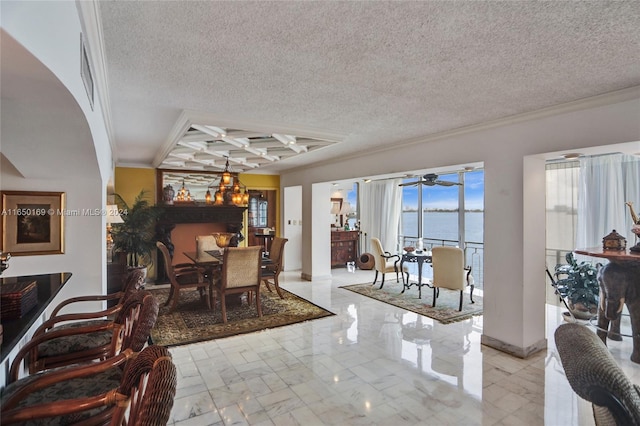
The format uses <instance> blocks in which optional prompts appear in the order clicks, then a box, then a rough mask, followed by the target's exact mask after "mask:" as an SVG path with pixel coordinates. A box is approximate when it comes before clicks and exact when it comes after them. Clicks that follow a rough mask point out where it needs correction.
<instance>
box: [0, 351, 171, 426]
mask: <svg viewBox="0 0 640 426" xmlns="http://www.w3.org/2000/svg"><path fill="white" fill-rule="evenodd" d="M176 387H177V371H176V366H175V364H174V363H173V361H172V358H171V353H170V352H169V350H168V349H167V348H165V347H163V346H157V345H151V346H147V347H145V348H144V349H143V350H142V351H141V352H134V351H133V350H131V349H127V350H125V351H123V352H122V353H120V354H119V355H117V356H114V357H112V358H109V359H107V360H104V361H101V362H97V363H91V364H86V365H82V366H78V367H69V368H63V369H58V370H53V371H47V372H45V373H41V374H37V375H33V376H28V377H26V378H24V379H21V380H20V381H18V382H15V383H12V384H10V385H8V386H7V387H5V388H4V389H3V393H2V402H1V412H0V416H1V417H2V424H3V425H9V424H83V425H114V426H115V425H118V426H124V425H132V426H134V425H135V426H141V425H149V426H155V425H157V426H164V425H166V424H167V422H168V421H169V417H170V414H171V409H172V407H173V403H174V398H175V394H176Z"/></svg>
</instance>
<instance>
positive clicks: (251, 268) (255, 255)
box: [213, 246, 262, 324]
mask: <svg viewBox="0 0 640 426" xmlns="http://www.w3.org/2000/svg"><path fill="white" fill-rule="evenodd" d="M261 252H262V247H260V246H251V247H228V248H226V249H225V250H224V255H223V256H222V275H221V276H220V279H219V280H216V281H214V285H213V288H214V291H215V295H217V296H220V308H221V309H222V321H223V322H224V323H225V324H226V323H227V304H226V296H227V295H228V294H239V293H247V292H254V293H255V295H256V309H257V311H258V316H260V317H261V316H262V306H261V304H260V283H261V271H260V269H261V260H260V256H261ZM215 300H216V297H215V296H214V297H213V307H214V309H215Z"/></svg>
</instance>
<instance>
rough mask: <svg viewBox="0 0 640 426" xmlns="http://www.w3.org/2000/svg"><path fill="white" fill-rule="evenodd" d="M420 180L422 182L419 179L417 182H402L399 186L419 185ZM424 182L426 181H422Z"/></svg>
mask: <svg viewBox="0 0 640 426" xmlns="http://www.w3.org/2000/svg"><path fill="white" fill-rule="evenodd" d="M420 182H421V181H419V180H417V181H415V182H407V183H401V184H400V185H398V186H413V185H417V184H419V183H420ZM422 183H424V181H422Z"/></svg>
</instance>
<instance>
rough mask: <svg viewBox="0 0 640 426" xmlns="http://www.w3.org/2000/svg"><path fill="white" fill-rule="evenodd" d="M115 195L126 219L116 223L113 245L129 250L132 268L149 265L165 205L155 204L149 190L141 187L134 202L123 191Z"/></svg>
mask: <svg viewBox="0 0 640 426" xmlns="http://www.w3.org/2000/svg"><path fill="white" fill-rule="evenodd" d="M115 197H116V203H117V204H118V207H119V208H120V209H121V212H122V214H121V217H122V220H123V223H118V224H114V225H113V231H112V235H113V249H114V251H115V252H116V253H124V254H125V256H126V264H127V266H129V267H130V268H133V267H142V266H147V265H149V264H150V263H151V261H152V256H151V254H152V253H153V252H154V251H155V248H156V243H155V240H156V238H155V233H156V232H155V225H156V222H157V220H158V218H159V217H160V216H161V215H162V208H160V207H158V206H155V205H153V204H151V202H150V201H149V200H148V199H147V197H146V191H145V190H142V191H140V193H139V194H138V195H137V196H136V198H135V200H134V202H133V204H132V205H131V206H129V205H128V204H127V203H126V202H125V201H124V200H123V199H122V197H121V196H120V195H118V194H116V195H115Z"/></svg>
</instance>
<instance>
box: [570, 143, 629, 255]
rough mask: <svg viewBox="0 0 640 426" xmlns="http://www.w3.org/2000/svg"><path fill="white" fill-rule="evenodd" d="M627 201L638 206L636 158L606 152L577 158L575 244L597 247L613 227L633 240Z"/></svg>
mask: <svg viewBox="0 0 640 426" xmlns="http://www.w3.org/2000/svg"><path fill="white" fill-rule="evenodd" d="M627 201H631V202H633V203H634V208H635V209H636V211H638V208H637V207H638V206H640V159H638V158H636V157H634V156H631V155H624V154H609V155H602V156H595V157H585V158H581V159H580V183H579V193H578V222H577V235H576V247H580V248H586V247H600V246H602V238H603V237H604V236H605V235H608V234H609V233H610V232H611V231H612V230H614V229H615V230H616V232H618V233H619V234H620V235H622V236H623V237H625V238H626V239H627V247H630V246H632V245H633V244H634V243H635V236H634V234H633V233H632V232H631V227H632V224H633V223H632V220H631V215H630V214H629V210H628V207H627V206H626V205H625V203H626V202H627Z"/></svg>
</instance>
